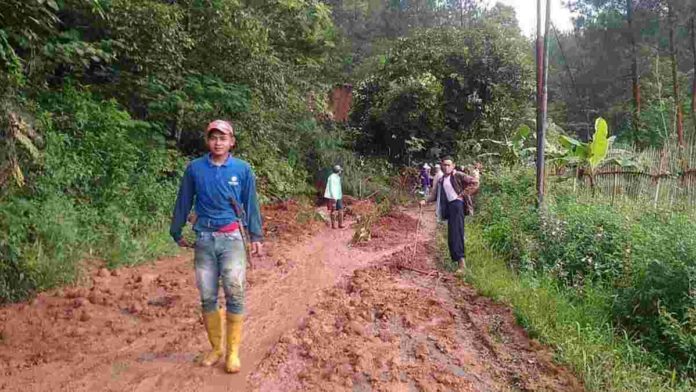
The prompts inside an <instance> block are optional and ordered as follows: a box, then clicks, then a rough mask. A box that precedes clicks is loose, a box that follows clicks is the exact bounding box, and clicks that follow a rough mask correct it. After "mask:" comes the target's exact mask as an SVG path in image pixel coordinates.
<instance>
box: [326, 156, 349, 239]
mask: <svg viewBox="0 0 696 392" xmlns="http://www.w3.org/2000/svg"><path fill="white" fill-rule="evenodd" d="M342 172H343V169H342V168H341V166H339V165H336V166H334V167H333V173H332V174H331V175H330V176H329V178H328V179H327V180H326V189H325V190H324V198H325V199H326V200H327V203H326V206H327V208H328V209H329V215H330V216H331V228H332V229H335V228H336V221H338V227H339V228H341V229H342V228H344V227H345V226H344V225H343V190H342V189H341V173H342Z"/></svg>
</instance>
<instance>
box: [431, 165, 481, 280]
mask: <svg viewBox="0 0 696 392" xmlns="http://www.w3.org/2000/svg"><path fill="white" fill-rule="evenodd" d="M441 164H442V169H443V171H444V175H443V176H442V178H441V179H440V180H439V181H438V182H437V183H436V184H435V188H436V189H435V191H434V192H431V193H430V195H429V196H428V198H427V199H426V200H422V201H421V205H425V204H426V203H427V202H433V201H435V200H437V199H438V197H439V203H438V205H437V208H438V209H439V210H440V216H441V217H442V219H446V220H447V245H448V247H449V252H450V257H451V258H452V261H453V262H455V263H457V265H458V267H459V269H460V270H462V271H463V270H465V269H466V259H465V255H466V252H465V247H464V241H465V230H464V217H465V215H471V214H472V213H473V203H471V197H470V196H471V195H472V194H473V193H475V192H476V191H477V190H478V187H479V181H478V180H477V179H476V178H474V177H472V176H469V175H466V174H464V173H461V172H458V171H456V170H455V166H454V161H453V160H452V158H450V157H446V158H443V159H442V162H441Z"/></svg>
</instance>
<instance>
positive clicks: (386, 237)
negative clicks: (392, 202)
mask: <svg viewBox="0 0 696 392" xmlns="http://www.w3.org/2000/svg"><path fill="white" fill-rule="evenodd" d="M417 229H418V218H414V217H413V216H411V215H408V214H406V213H404V212H403V211H400V210H392V211H390V212H389V213H388V214H387V215H384V216H380V217H379V218H378V219H377V221H376V222H374V223H373V224H372V225H371V227H370V239H369V241H364V242H358V243H357V244H355V246H357V247H359V248H363V249H370V250H376V251H379V250H384V249H388V248H391V247H393V246H394V245H395V244H398V243H401V242H403V241H404V237H411V238H412V239H415V236H416V230H417Z"/></svg>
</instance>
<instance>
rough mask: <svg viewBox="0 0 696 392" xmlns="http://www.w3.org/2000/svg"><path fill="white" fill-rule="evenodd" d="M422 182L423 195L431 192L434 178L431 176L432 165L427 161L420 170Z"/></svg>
mask: <svg viewBox="0 0 696 392" xmlns="http://www.w3.org/2000/svg"><path fill="white" fill-rule="evenodd" d="M420 182H421V190H422V191H423V195H424V196H428V194H429V193H430V186H431V185H432V178H431V177H430V165H428V164H427V163H425V164H423V167H422V168H421V170H420Z"/></svg>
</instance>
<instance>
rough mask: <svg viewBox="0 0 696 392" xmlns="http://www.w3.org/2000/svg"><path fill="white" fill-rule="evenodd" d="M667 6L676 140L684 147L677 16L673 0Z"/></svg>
mask: <svg viewBox="0 0 696 392" xmlns="http://www.w3.org/2000/svg"><path fill="white" fill-rule="evenodd" d="M667 7H668V11H667V12H668V18H669V52H670V56H671V57H672V84H673V86H674V112H675V113H674V115H675V118H676V126H675V127H676V132H677V140H678V141H679V147H681V148H683V147H684V119H683V114H682V109H681V103H680V102H679V74H678V72H677V46H676V44H675V42H674V41H675V38H674V36H675V25H676V24H677V18H676V15H675V14H674V4H673V1H668V2H667Z"/></svg>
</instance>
